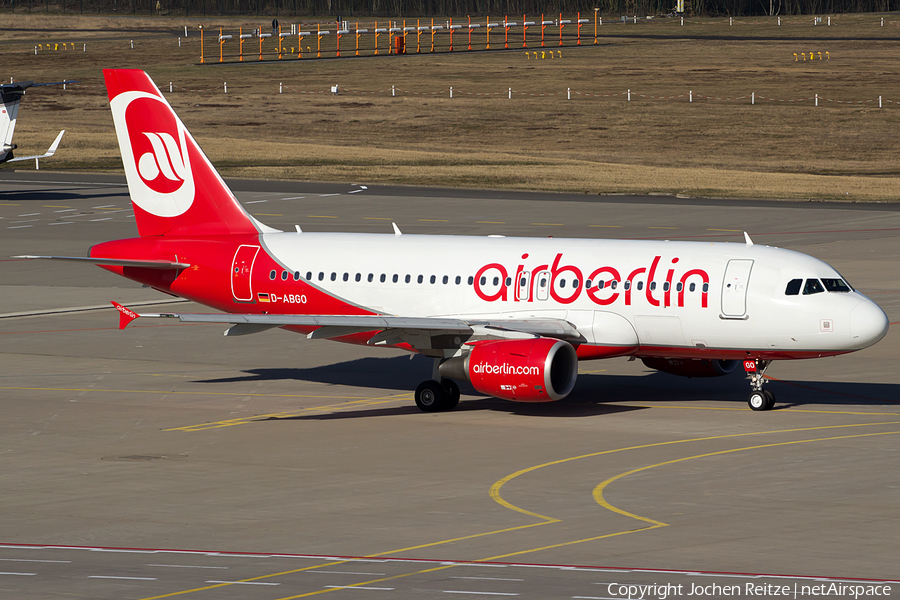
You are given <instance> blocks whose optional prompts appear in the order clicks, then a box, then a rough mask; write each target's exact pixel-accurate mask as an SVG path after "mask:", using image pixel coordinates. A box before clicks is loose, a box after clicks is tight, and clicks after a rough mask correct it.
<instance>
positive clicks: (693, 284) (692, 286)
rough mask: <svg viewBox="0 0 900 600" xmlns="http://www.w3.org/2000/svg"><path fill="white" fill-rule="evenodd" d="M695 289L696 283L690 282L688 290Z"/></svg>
mask: <svg viewBox="0 0 900 600" xmlns="http://www.w3.org/2000/svg"><path fill="white" fill-rule="evenodd" d="M696 289H697V284H696V283H692V284H691V287H689V288H688V290H690V291H692V292H693V291H694V290H696Z"/></svg>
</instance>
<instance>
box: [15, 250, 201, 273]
mask: <svg viewBox="0 0 900 600" xmlns="http://www.w3.org/2000/svg"><path fill="white" fill-rule="evenodd" d="M12 258H27V259H44V260H71V261H75V262H84V263H89V264H94V265H104V266H108V267H142V268H144V269H162V270H167V269H187V268H188V267H190V266H191V263H183V262H178V261H170V260H144V259H127V258H95V257H92V256H32V255H30V254H25V255H21V256H13V257H12Z"/></svg>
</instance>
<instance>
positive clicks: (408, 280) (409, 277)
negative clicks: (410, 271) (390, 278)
mask: <svg viewBox="0 0 900 600" xmlns="http://www.w3.org/2000/svg"><path fill="white" fill-rule="evenodd" d="M411 280H412V276H411V275H407V276H406V283H409V282H410V281H411Z"/></svg>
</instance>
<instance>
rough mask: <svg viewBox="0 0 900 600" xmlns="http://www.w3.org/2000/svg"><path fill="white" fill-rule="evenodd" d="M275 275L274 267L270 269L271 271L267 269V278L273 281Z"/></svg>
mask: <svg viewBox="0 0 900 600" xmlns="http://www.w3.org/2000/svg"><path fill="white" fill-rule="evenodd" d="M277 275H278V273H276V272H275V269H272V270H271V271H269V279H271V280H272V281H275V277H276V276H277Z"/></svg>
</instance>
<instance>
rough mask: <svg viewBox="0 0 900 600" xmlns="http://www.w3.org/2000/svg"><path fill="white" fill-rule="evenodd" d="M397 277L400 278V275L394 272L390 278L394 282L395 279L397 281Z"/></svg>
mask: <svg viewBox="0 0 900 600" xmlns="http://www.w3.org/2000/svg"><path fill="white" fill-rule="evenodd" d="M399 279H400V276H399V275H397V274H396V273H394V276H393V277H392V278H391V280H392V281H393V282H394V283H397V281H399Z"/></svg>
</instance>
